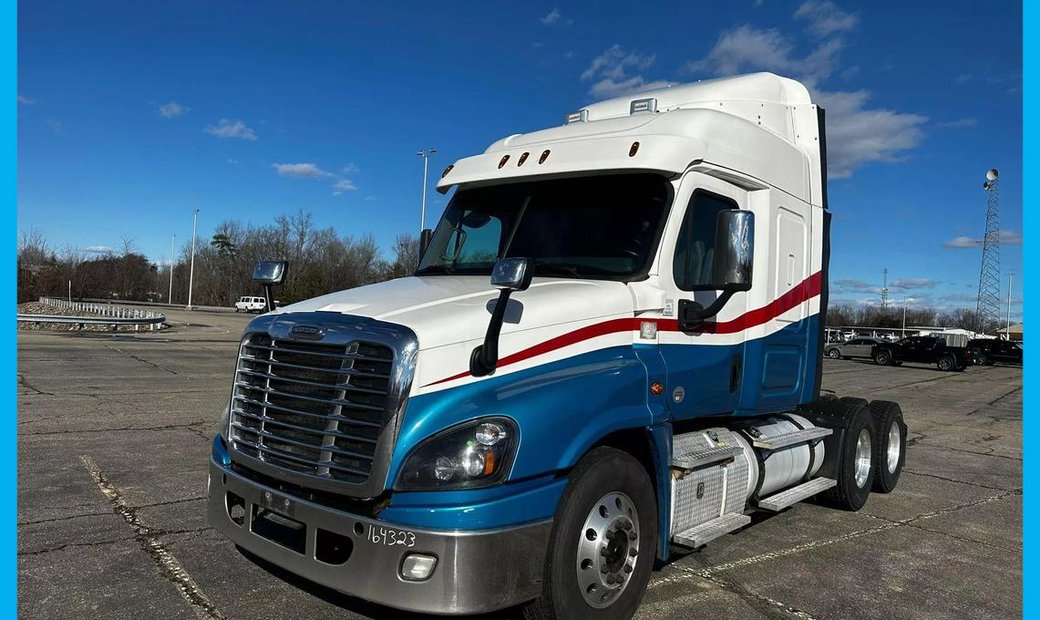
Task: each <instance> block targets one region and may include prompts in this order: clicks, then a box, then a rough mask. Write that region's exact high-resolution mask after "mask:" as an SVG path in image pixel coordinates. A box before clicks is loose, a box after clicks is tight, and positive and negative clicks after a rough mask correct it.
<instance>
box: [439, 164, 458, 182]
mask: <svg viewBox="0 0 1040 620" xmlns="http://www.w3.org/2000/svg"><path fill="white" fill-rule="evenodd" d="M454 167H455V164H448V167H447V168H445V169H444V172H442V173H441V178H442V179H443V178H444V177H446V176H448V173H449V172H451V169H452V168H454Z"/></svg>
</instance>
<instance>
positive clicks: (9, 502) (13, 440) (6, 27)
mask: <svg viewBox="0 0 1040 620" xmlns="http://www.w3.org/2000/svg"><path fill="white" fill-rule="evenodd" d="M0 4H2V6H3V8H0V24H3V30H2V31H0V45H2V46H3V48H2V49H3V52H2V53H0V55H2V56H3V62H2V63H0V67H2V68H0V72H2V73H3V81H4V83H5V84H7V87H6V88H5V89H4V90H6V91H7V94H6V95H4V96H3V98H2V99H0V111H2V114H3V117H4V118H6V119H7V121H6V122H5V123H4V132H3V135H4V148H3V155H0V157H2V160H0V170H2V172H0V175H2V176H0V186H3V188H4V194H5V195H7V196H8V198H7V200H8V201H9V202H7V205H8V206H7V208H6V209H3V219H4V224H3V227H4V229H5V230H7V234H8V235H10V237H8V239H9V241H8V243H11V245H9V246H7V252H8V259H7V260H6V261H5V267H6V268H7V274H8V277H7V278H5V280H6V283H7V284H6V286H4V287H3V293H2V297H0V307H2V308H3V309H4V312H3V314H4V315H6V316H7V318H6V319H3V320H4V322H5V324H6V325H7V334H8V335H7V338H8V345H7V347H5V348H6V349H7V351H6V354H5V355H4V360H3V367H4V370H3V376H4V377H7V379H6V381H7V382H8V385H9V386H10V387H11V391H10V392H8V393H7V396H6V397H5V398H4V400H5V401H6V402H7V403H8V404H7V406H6V407H0V411H3V412H4V414H3V421H4V423H3V428H4V429H6V431H5V432H4V433H3V437H4V443H6V444H7V448H6V449H4V450H0V472H3V474H2V475H3V476H4V477H6V478H7V485H6V487H7V492H6V493H4V499H3V514H4V520H5V522H6V523H7V525H6V526H4V527H3V528H2V529H3V535H2V536H0V541H2V542H0V554H2V555H3V557H4V558H6V559H5V561H4V569H3V571H2V573H0V574H2V575H4V576H6V577H5V578H3V579H2V580H0V583H2V584H3V585H2V586H0V587H2V590H0V593H2V594H0V596H2V597H3V599H4V607H5V608H6V609H7V610H8V611H7V613H5V614H3V615H4V616H6V617H11V618H14V617H16V616H17V614H18V604H17V597H18V555H17V544H18V423H17V411H18V372H17V363H18V358H17V351H18V349H17V346H18V341H17V336H16V332H17V325H16V323H15V314H16V313H17V308H16V301H17V286H18V285H17V282H18V268H17V258H16V257H15V253H16V252H17V247H18V180H17V179H18V175H17V170H18V140H17V138H16V136H17V131H18V125H17V123H18V117H17V115H18V109H17V108H18V3H17V2H16V1H15V0H5V1H4V2H0ZM12 242H13V243H12Z"/></svg>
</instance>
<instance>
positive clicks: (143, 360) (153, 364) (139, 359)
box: [105, 344, 182, 377]
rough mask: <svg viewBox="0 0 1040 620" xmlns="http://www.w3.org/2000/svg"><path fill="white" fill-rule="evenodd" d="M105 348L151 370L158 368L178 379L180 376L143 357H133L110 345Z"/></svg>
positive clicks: (131, 354)
mask: <svg viewBox="0 0 1040 620" xmlns="http://www.w3.org/2000/svg"><path fill="white" fill-rule="evenodd" d="M105 348H106V349H111V350H112V351H115V352H117V353H122V354H123V355H125V356H127V357H129V358H131V359H134V360H137V361H139V362H141V363H142V364H148V365H149V366H151V367H153V368H158V369H159V370H162V371H165V372H168V373H170V374H171V375H177V376H178V377H180V376H182V375H181V373H179V372H177V371H176V370H170V369H169V368H167V367H165V366H161V365H159V364H156V363H155V362H150V361H148V360H146V359H144V358H143V357H138V356H136V355H134V354H133V353H129V352H127V351H124V350H122V349H120V348H119V347H113V346H112V345H110V344H106V345H105Z"/></svg>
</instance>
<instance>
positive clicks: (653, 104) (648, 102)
mask: <svg viewBox="0 0 1040 620" xmlns="http://www.w3.org/2000/svg"><path fill="white" fill-rule="evenodd" d="M656 111H657V99H656V98H654V97H649V98H647V99H633V100H632V104H631V105H630V106H629V107H628V113H629V114H635V113H637V112H656Z"/></svg>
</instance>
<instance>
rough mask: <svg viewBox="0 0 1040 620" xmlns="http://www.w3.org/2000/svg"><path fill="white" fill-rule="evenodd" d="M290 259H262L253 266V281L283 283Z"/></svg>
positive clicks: (258, 282)
mask: <svg viewBox="0 0 1040 620" xmlns="http://www.w3.org/2000/svg"><path fill="white" fill-rule="evenodd" d="M288 267H289V261H284V260H262V261H259V262H257V264H256V267H254V268H253V282H256V283H257V284H281V283H282V280H284V279H285V271H286V269H287V268H288Z"/></svg>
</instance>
